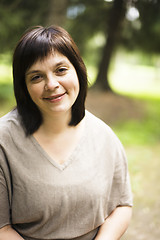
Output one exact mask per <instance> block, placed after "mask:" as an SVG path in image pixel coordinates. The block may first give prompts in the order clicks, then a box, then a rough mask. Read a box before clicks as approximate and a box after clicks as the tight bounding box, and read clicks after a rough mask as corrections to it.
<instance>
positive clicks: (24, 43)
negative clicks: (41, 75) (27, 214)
mask: <svg viewBox="0 0 160 240" xmlns="http://www.w3.org/2000/svg"><path fill="white" fill-rule="evenodd" d="M53 51H58V52H59V53H61V54H63V55H64V56H66V57H67V58H68V59H69V61H70V62H71V63H72V65H73V66H74V68H75V70H76V72H77V76H78V80H79V85H80V90H79V94H78V97H77V99H76V101H75V103H74V104H73V106H72V117H71V121H70V123H69V125H70V126H76V125H77V124H78V123H79V122H80V121H81V120H82V119H83V117H84V115H85V98H86V93H87V84H88V81H87V72H86V67H85V64H84V62H83V60H82V58H81V56H80V54H79V50H78V48H77V46H76V44H75V42H74V41H73V39H72V38H71V36H70V35H69V33H68V32H67V31H65V30H64V29H63V28H61V27H58V26H51V27H46V28H44V27H42V26H37V27H34V28H32V29H30V30H28V31H27V32H26V33H25V34H24V35H23V36H22V38H21V39H20V41H19V42H18V44H17V46H16V48H15V51H14V55H13V84H14V94H15V98H16V102H17V110H18V113H19V114H20V116H21V120H22V124H23V126H24V128H25V130H26V134H27V135H29V134H32V133H34V132H35V131H36V130H37V129H38V128H39V127H40V125H41V124H42V122H43V118H42V114H41V112H40V110H39V108H38V107H37V106H36V104H35V103H34V102H33V101H32V99H31V97H30V95H29V93H28V90H27V87H26V83H25V74H26V71H27V70H28V69H29V68H30V67H31V66H32V65H33V64H34V63H35V62H36V61H37V60H39V59H44V58H45V57H47V56H48V55H49V54H50V53H52V52H53Z"/></svg>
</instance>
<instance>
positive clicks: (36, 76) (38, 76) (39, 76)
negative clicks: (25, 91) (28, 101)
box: [31, 75, 42, 82]
mask: <svg viewBox="0 0 160 240" xmlns="http://www.w3.org/2000/svg"><path fill="white" fill-rule="evenodd" d="M41 79H42V76H41V75H35V76H33V77H32V78H31V81H32V82H36V81H40V80H41Z"/></svg>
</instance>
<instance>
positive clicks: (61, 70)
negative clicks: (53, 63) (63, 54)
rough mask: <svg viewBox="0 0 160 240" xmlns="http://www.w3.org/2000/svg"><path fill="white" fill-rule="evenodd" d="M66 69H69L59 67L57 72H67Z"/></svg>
mask: <svg viewBox="0 0 160 240" xmlns="http://www.w3.org/2000/svg"><path fill="white" fill-rule="evenodd" d="M66 71H67V68H65V67H61V68H59V69H58V70H57V73H58V74H65V73H66Z"/></svg>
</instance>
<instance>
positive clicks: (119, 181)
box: [109, 139, 133, 213]
mask: <svg viewBox="0 0 160 240" xmlns="http://www.w3.org/2000/svg"><path fill="white" fill-rule="evenodd" d="M117 140H118V142H117V144H116V146H115V147H116V151H115V152H116V154H115V167H114V176H113V181H112V188H111V194H110V200H109V212H110V213H111V212H112V211H113V210H114V209H115V208H116V207H118V206H133V198H132V191H131V184H130V176H129V172H128V163H127V158H126V154H125V151H124V148H123V146H122V144H121V142H120V141H119V139H117Z"/></svg>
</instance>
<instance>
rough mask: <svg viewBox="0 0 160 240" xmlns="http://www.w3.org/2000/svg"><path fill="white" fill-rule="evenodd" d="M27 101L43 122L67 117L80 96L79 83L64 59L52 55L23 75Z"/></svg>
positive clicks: (65, 58) (57, 54) (72, 67)
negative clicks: (41, 117) (65, 115)
mask: <svg viewBox="0 0 160 240" xmlns="http://www.w3.org/2000/svg"><path fill="white" fill-rule="evenodd" d="M25 80H26V86H27V89H28V92H29V94H30V97H31V98H32V100H33V102H34V103H35V104H36V105H37V107H38V108H39V110H40V111H41V113H42V116H43V118H44V119H45V118H46V117H47V116H51V115H52V116H54V115H57V114H61V113H64V114H70V115H69V116H70V117H71V108H72V105H73V104H74V102H75V101H76V99H77V96H78V94H79V80H78V76H77V73H76V70H75V68H74V66H73V65H72V64H71V62H70V61H69V60H68V58H67V57H65V56H64V55H62V54H60V53H58V52H55V53H54V54H50V55H48V56H47V57H46V58H44V59H43V60H38V61H37V62H35V63H34V64H33V65H32V66H31V67H30V68H29V69H28V70H27V72H26V75H25Z"/></svg>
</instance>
